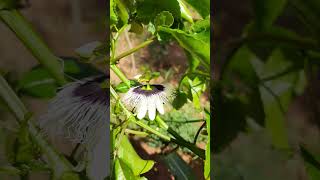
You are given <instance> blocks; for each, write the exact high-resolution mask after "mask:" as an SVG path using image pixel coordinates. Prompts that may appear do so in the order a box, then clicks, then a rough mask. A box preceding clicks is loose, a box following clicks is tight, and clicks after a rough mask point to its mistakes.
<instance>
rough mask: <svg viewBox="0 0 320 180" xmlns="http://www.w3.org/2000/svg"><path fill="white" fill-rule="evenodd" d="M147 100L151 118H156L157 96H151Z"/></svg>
mask: <svg viewBox="0 0 320 180" xmlns="http://www.w3.org/2000/svg"><path fill="white" fill-rule="evenodd" d="M147 102H148V111H149V119H150V120H154V119H155V117H156V104H155V98H154V97H149V98H148V101H147Z"/></svg>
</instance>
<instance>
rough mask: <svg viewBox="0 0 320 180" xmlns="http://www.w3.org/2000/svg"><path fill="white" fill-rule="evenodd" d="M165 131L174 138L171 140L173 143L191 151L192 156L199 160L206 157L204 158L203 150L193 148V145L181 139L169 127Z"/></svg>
mask: <svg viewBox="0 0 320 180" xmlns="http://www.w3.org/2000/svg"><path fill="white" fill-rule="evenodd" d="M167 131H168V133H170V134H171V135H172V136H173V137H175V138H172V139H171V140H172V141H173V142H174V143H176V144H178V145H179V146H182V147H186V148H188V149H189V150H190V151H192V152H193V153H194V154H196V155H198V156H199V157H200V158H202V159H205V157H206V156H205V151H204V150H203V149H200V148H198V147H197V146H195V145H194V144H192V143H190V142H188V141H186V140H185V139H183V137H181V136H180V135H179V134H178V133H177V132H175V131H174V130H173V129H172V128H171V127H169V128H168V130H167Z"/></svg>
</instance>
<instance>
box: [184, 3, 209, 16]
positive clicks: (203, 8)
mask: <svg viewBox="0 0 320 180" xmlns="http://www.w3.org/2000/svg"><path fill="white" fill-rule="evenodd" d="M185 1H186V2H187V3H188V4H190V5H191V6H192V7H193V8H194V9H195V10H197V12H198V13H199V14H200V15H201V16H202V17H203V18H204V17H207V16H208V15H209V14H210V0H185Z"/></svg>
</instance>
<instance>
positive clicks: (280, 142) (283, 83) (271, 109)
mask: <svg viewBox="0 0 320 180" xmlns="http://www.w3.org/2000/svg"><path fill="white" fill-rule="evenodd" d="M256 61H258V60H257V59H256ZM290 66H291V62H290V61H288V60H286V58H285V56H284V55H283V53H282V52H281V51H280V50H279V49H276V50H275V51H274V52H273V53H272V55H271V56H270V57H269V59H268V61H267V62H266V63H265V64H264V65H263V68H261V69H259V71H258V70H257V71H256V72H257V74H258V75H259V77H260V78H261V79H262V78H265V77H269V76H272V75H274V74H277V73H279V72H282V71H283V70H284V69H286V68H287V67H290ZM256 69H258V68H256ZM296 75H297V74H296V73H290V74H287V75H284V76H282V77H279V78H277V79H274V80H271V81H268V82H265V83H264V85H261V86H260V87H259V89H260V93H261V100H262V102H263V107H264V112H265V115H266V118H265V126H266V129H267V130H268V132H269V133H270V135H271V138H272V140H273V145H274V146H275V147H277V148H279V149H284V150H288V148H289V144H288V143H289V142H288V135H287V130H286V125H285V122H286V121H285V115H286V112H287V110H288V106H289V104H290V103H291V100H292V93H293V91H294V81H295V78H296Z"/></svg>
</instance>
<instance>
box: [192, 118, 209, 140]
mask: <svg viewBox="0 0 320 180" xmlns="http://www.w3.org/2000/svg"><path fill="white" fill-rule="evenodd" d="M206 124H207V123H206V122H204V123H202V125H201V126H200V128H199V129H198V131H197V133H196V135H195V137H194V139H193V144H196V143H197V140H198V137H199V135H200V132H201V130H202V129H203V128H204V127H206Z"/></svg>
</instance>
